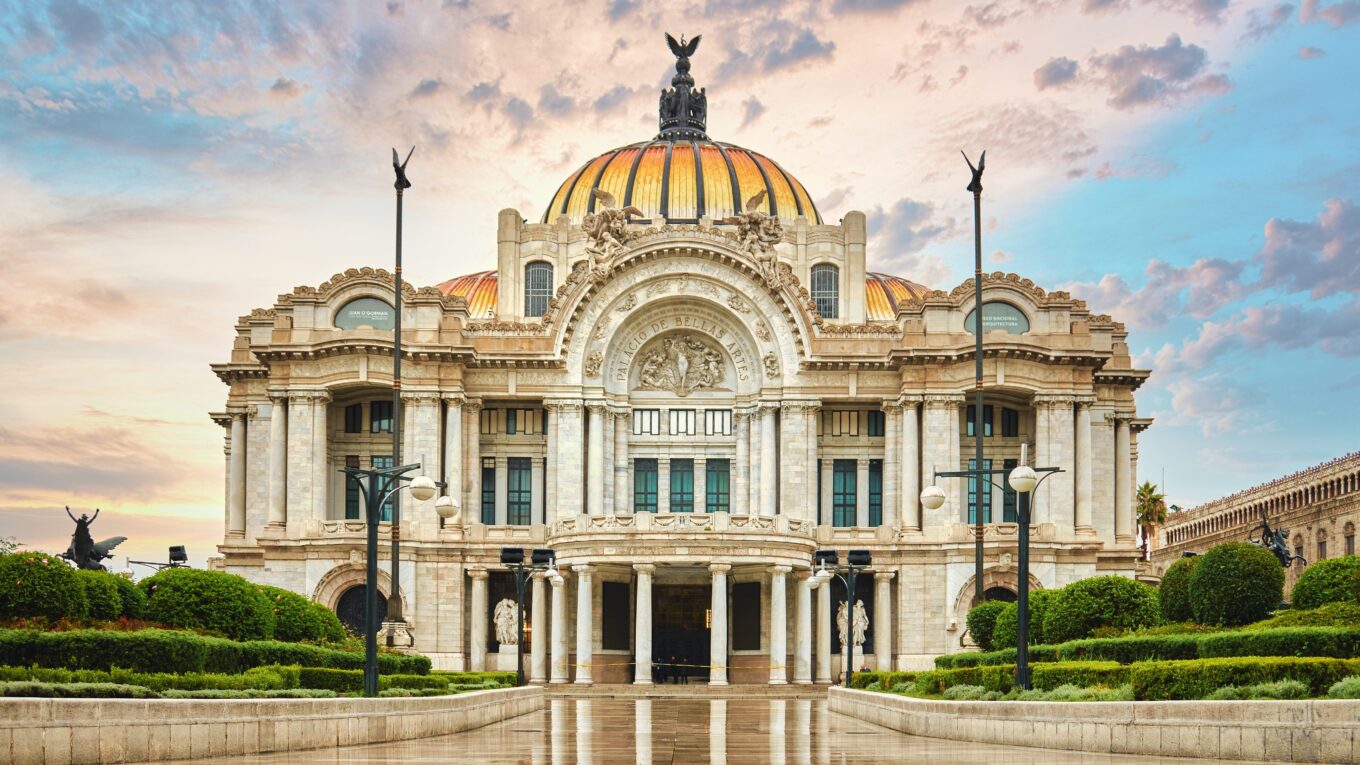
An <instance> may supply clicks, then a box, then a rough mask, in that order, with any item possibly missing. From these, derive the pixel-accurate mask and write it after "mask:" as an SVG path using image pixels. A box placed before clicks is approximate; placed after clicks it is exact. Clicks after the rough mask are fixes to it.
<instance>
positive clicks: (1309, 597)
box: [1290, 555, 1360, 609]
mask: <svg viewBox="0 0 1360 765" xmlns="http://www.w3.org/2000/svg"><path fill="white" fill-rule="evenodd" d="M1356 572H1360V555H1347V556H1345V557H1341V558H1327V559H1325V560H1320V561H1318V562H1317V563H1314V564H1312V565H1311V566H1309V567H1308V568H1305V569H1304V570H1303V573H1302V574H1300V575H1299V581H1297V582H1295V583H1294V592H1293V595H1291V596H1290V597H1291V600H1292V601H1293V602H1292V605H1293V606H1294V608H1301V609H1309V608H1317V607H1318V606H1323V605H1326V604H1328V603H1344V602H1346V601H1352V600H1354V599H1355V591H1354V589H1353V588H1354V584H1353V582H1354V577H1355V574H1356Z"/></svg>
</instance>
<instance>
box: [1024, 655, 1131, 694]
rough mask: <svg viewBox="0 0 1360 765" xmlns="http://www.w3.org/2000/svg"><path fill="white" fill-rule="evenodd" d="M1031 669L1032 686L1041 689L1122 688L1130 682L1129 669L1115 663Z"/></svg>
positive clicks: (1074, 663) (1064, 663)
mask: <svg viewBox="0 0 1360 765" xmlns="http://www.w3.org/2000/svg"><path fill="white" fill-rule="evenodd" d="M1029 669H1030V685H1031V686H1033V687H1035V688H1041V689H1050V688H1057V687H1058V686H1060V685H1075V686H1078V687H1081V688H1085V687H1087V686H1092V685H1103V686H1120V685H1123V684H1124V683H1127V682H1128V681H1129V668H1128V667H1127V666H1124V665H1122V664H1120V663H1118V662H1114V661H1059V662H1053V663H1050V664H1035V665H1033V666H1031V667H1030V668H1029Z"/></svg>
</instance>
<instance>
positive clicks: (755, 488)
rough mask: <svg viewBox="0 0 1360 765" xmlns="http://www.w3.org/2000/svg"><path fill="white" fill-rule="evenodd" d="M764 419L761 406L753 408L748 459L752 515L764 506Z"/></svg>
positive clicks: (758, 512) (748, 503)
mask: <svg viewBox="0 0 1360 765" xmlns="http://www.w3.org/2000/svg"><path fill="white" fill-rule="evenodd" d="M762 420H763V417H762V416H761V412H760V407H756V408H754V409H752V410H751V425H750V431H751V437H750V450H749V451H750V454H749V459H748V460H747V466H748V474H749V476H750V484H749V486H748V487H747V488H748V489H749V491H748V492H747V497H748V501H747V508H748V513H749V514H750V515H760V511H761V507H762V506H761V504H760V471H761V467H762V465H761V454H762V452H763V451H764V450H763V449H762V447H761V441H760V426H761V423H762Z"/></svg>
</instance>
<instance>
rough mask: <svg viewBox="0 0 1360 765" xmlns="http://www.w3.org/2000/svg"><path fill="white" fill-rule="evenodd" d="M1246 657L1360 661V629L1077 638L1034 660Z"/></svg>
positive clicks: (983, 661) (965, 663)
mask: <svg viewBox="0 0 1360 765" xmlns="http://www.w3.org/2000/svg"><path fill="white" fill-rule="evenodd" d="M1242 656H1308V657H1330V658H1336V659H1350V658H1356V657H1360V628H1355V627H1279V628H1276V629H1270V630H1237V631H1233V632H1208V633H1188V634H1181V635H1135V636H1131V637H1122V638H1093V639H1089V640H1073V641H1070V642H1067V643H1062V644H1059V645H1050V646H1033V647H1031V648H1030V651H1029V660H1030V662H1032V663H1035V664H1040V663H1045V662H1055V661H1117V662H1119V663H1121V664H1132V663H1134V662H1139V661H1156V660H1187V659H1210V658H1220V657H1242ZM1014 663H1015V649H1014V648H1007V649H1005V650H1001V651H992V652H990V653H957V654H949V655H945V656H937V657H935V666H936V668H937V669H956V668H963V667H978V666H995V665H1002V664H1014Z"/></svg>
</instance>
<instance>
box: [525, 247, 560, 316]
mask: <svg viewBox="0 0 1360 765" xmlns="http://www.w3.org/2000/svg"><path fill="white" fill-rule="evenodd" d="M552 291H553V267H552V264H551V263H545V262H543V261H541V260H540V261H536V262H533V263H530V264H529V265H527V266H525V267H524V315H525V317H527V318H537V317H539V316H542V315H543V314H545V313H547V312H548V301H549V300H550V299H552Z"/></svg>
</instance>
